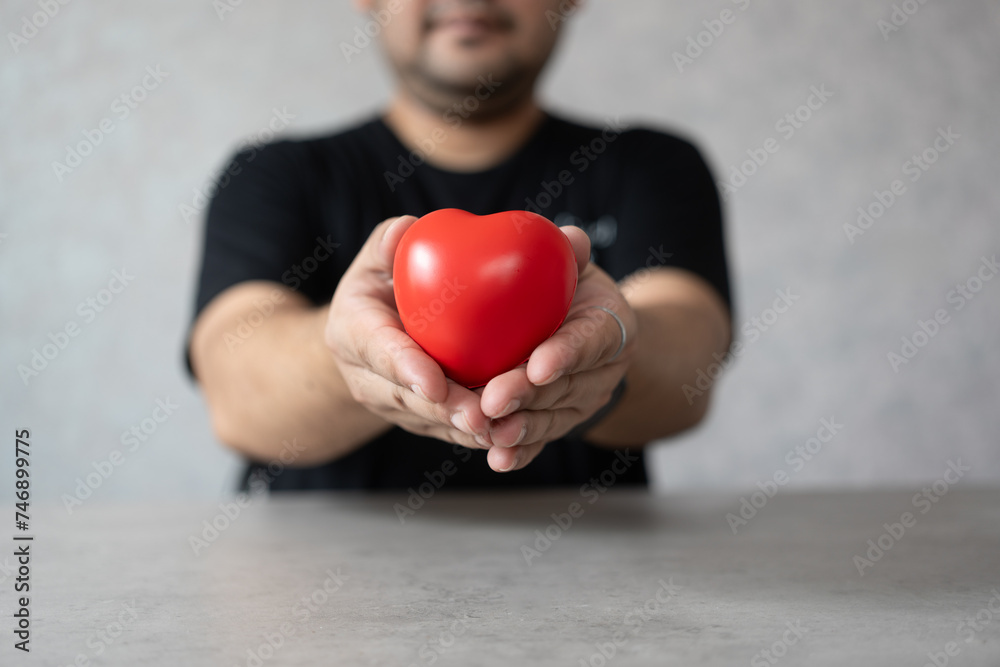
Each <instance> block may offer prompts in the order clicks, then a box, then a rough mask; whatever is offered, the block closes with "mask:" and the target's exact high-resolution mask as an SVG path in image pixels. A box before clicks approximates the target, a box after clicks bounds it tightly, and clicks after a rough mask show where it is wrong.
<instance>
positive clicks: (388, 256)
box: [369, 215, 417, 274]
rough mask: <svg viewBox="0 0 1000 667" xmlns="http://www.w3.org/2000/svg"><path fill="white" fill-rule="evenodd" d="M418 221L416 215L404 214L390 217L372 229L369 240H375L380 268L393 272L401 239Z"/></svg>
mask: <svg viewBox="0 0 1000 667" xmlns="http://www.w3.org/2000/svg"><path fill="white" fill-rule="evenodd" d="M416 221H417V218H416V216H412V215H402V216H399V217H398V218H389V219H387V220H385V221H383V222H380V223H379V224H378V225H377V226H376V227H375V229H373V230H372V233H371V236H370V237H369V241H370V242H372V241H373V242H374V244H373V250H374V255H375V262H376V263H377V265H378V268H379V269H381V270H384V271H387V272H389V273H390V274H391V273H392V265H393V261H394V259H395V256H396V248H397V247H398V246H399V241H400V240H401V239H402V238H403V234H405V233H406V230H407V229H409V228H410V227H411V226H412V225H413V223H414V222H416Z"/></svg>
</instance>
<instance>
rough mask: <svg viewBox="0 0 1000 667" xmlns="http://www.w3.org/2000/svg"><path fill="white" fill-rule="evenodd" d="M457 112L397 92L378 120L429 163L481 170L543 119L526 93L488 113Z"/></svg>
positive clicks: (509, 150) (518, 143)
mask: <svg viewBox="0 0 1000 667" xmlns="http://www.w3.org/2000/svg"><path fill="white" fill-rule="evenodd" d="M457 109H459V110H461V109H462V107H461V104H459V105H457ZM462 113H466V112H465V111H464V110H462V111H461V113H459V112H458V111H452V110H446V111H445V112H441V111H440V110H436V109H431V108H429V107H427V106H425V105H423V104H421V103H420V102H419V101H418V100H417V99H415V98H414V97H412V96H410V95H409V94H407V92H406V91H405V90H401V91H400V92H398V93H397V94H396V96H395V98H393V100H392V102H391V103H390V104H389V107H388V108H387V109H386V111H385V115H384V116H383V120H384V121H385V123H386V125H388V126H389V128H390V129H391V130H392V131H393V132H394V133H395V134H396V136H397V137H399V140H400V141H402V142H403V145H404V146H406V147H407V148H408V149H410V150H417V151H420V152H421V154H423V155H424V156H425V157H426V159H427V162H429V163H431V164H432V165H434V166H435V167H440V168H442V169H448V170H452V171H481V170H483V169H488V168H490V167H492V166H494V165H496V164H499V163H500V162H502V161H503V160H504V159H505V158H507V157H509V156H510V155H513V154H514V153H515V152H517V150H518V149H519V148H520V147H521V146H522V145H524V142H526V141H527V140H528V138H529V137H530V136H531V134H532V133H533V132H534V131H535V129H536V128H537V127H538V125H539V124H540V123H541V122H542V120H544V117H545V112H544V111H542V109H541V108H540V107H539V106H538V104H537V103H536V102H535V100H534V98H533V97H530V96H529V97H526V98H525V99H523V100H522V101H520V102H518V103H517V104H514V105H512V106H511V107H510V108H508V109H505V110H504V111H503V112H502V113H497V114H494V115H491V116H489V117H485V118H484V117H477V116H476V115H475V114H469V116H468V118H463V117H462V115H461V114H462ZM432 146H433V148H432Z"/></svg>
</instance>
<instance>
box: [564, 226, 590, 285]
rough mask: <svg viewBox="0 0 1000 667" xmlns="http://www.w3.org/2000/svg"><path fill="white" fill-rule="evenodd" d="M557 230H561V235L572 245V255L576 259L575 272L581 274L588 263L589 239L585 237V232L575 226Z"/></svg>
mask: <svg viewBox="0 0 1000 667" xmlns="http://www.w3.org/2000/svg"><path fill="white" fill-rule="evenodd" d="M559 229H560V230H562V233H563V234H565V235H566V237H567V238H568V239H569V242H570V243H571V244H572V245H573V255H574V256H575V257H576V268H577V271H578V272H579V273H583V270H584V269H585V268H587V263H588V262H590V237H589V236H587V232H585V231H583V230H582V229H580V228H579V227H577V226H575V225H566V226H565V227H560V228H559Z"/></svg>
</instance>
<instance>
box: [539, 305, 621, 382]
mask: <svg viewBox="0 0 1000 667" xmlns="http://www.w3.org/2000/svg"><path fill="white" fill-rule="evenodd" d="M621 338H622V333H621V327H619V326H618V322H617V321H616V320H615V318H614V317H612V316H611V315H609V314H608V313H606V312H604V311H603V310H600V309H599V308H591V307H586V308H582V309H580V310H579V311H578V312H577V313H576V314H575V315H573V316H572V317H571V318H570V319H568V320H567V321H566V322H564V323H563V325H562V326H561V327H559V329H558V330H557V331H556V332H555V333H554V334H552V336H551V337H549V338H548V339H547V340H545V341H544V342H543V343H542V344H541V345H539V346H538V347H536V348H535V350H534V351H533V352H532V353H531V357H530V358H529V359H528V366H527V374H528V379H529V380H531V382H532V383H533V384H536V385H544V384H549V383H551V382H554V381H555V380H556V379H558V378H560V377H562V376H564V375H570V374H572V373H577V372H580V371H582V370H587V369H591V368H596V367H598V366H601V365H603V364H605V363H607V362H608V361H609V360H610V359H611V357H613V356H614V355H615V354H616V353H617V351H618V348H619V346H620V345H621V343H622V340H621Z"/></svg>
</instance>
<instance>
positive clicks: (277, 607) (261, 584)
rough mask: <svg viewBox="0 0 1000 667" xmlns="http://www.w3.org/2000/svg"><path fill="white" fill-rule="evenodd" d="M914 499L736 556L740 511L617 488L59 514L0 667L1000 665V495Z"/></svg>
mask: <svg viewBox="0 0 1000 667" xmlns="http://www.w3.org/2000/svg"><path fill="white" fill-rule="evenodd" d="M915 491H919V489H916V490H910V491H905V492H904V491H886V492H879V493H872V492H867V493H813V494H795V493H791V492H789V491H787V490H781V491H780V492H779V493H778V494H777V495H776V496H775V497H773V498H771V499H769V500H768V501H767V503H766V504H765V505H764V506H763V507H762V508H761V509H759V510H758V511H757V514H756V516H753V517H752V518H751V519H750V520H749V521H748V522H747V524H746V525H742V526H738V532H737V534H735V535H734V533H733V530H732V529H731V528H730V525H729V522H728V521H727V518H726V515H727V514H729V513H732V514H734V515H736V514H738V512H739V507H740V497H739V496H735V497H733V496H721V495H668V496H656V495H651V494H648V493H645V492H637V491H626V490H616V489H611V490H610V491H608V492H607V493H605V494H601V495H599V494H597V493H587V494H581V493H580V492H579V491H578V490H575V489H574V490H561V491H545V492H518V493H455V492H451V493H445V492H439V493H437V494H435V495H433V496H431V497H430V498H429V499H428V500H427V501H426V502H425V503H424V505H423V507H421V508H420V509H418V510H416V511H415V513H414V514H412V515H406V516H405V517H404V519H405V520H404V521H401V520H400V518H399V515H398V513H397V511H396V510H395V509H394V505H395V503H397V502H406V495H405V494H375V495H365V494H356V493H341V494H321V495H292V496H278V497H270V498H268V497H266V496H254V497H251V498H250V499H249V505H248V506H247V507H245V508H241V509H240V512H239V515H238V516H236V515H235V512H234V510H233V507H230V508H229V514H230V515H233V517H234V518H232V519H228V518H226V519H221V518H218V517H219V516H224V514H223V512H222V510H220V508H219V507H218V505H214V506H213V505H210V504H206V505H143V506H113V505H100V504H98V503H96V502H95V503H93V504H91V505H85V506H84V507H82V508H78V509H76V510H75V511H74V512H73V514H72V515H69V514H67V512H66V511H65V510H64V509H63V508H61V507H60V508H58V509H56V508H53V509H51V510H49V511H46V512H42V511H38V512H36V513H35V514H36V516H34V517H33V521H34V526H35V527H36V528H37V529H36V530H35V531H34V533H35V535H36V539H35V542H34V543H33V546H32V554H33V561H32V572H31V577H32V598H31V611H32V615H33V624H32V640H31V647H32V651H31V653H30V655H25V654H23V653H21V652H19V651H15V650H14V649H13V647H12V644H13V641H14V640H13V639H12V634H11V630H12V629H13V623H12V620H13V619H12V618H11V613H12V604H13V602H12V597H13V595H12V590H11V589H12V585H11V583H12V581H11V579H10V577H9V576H7V575H2V574H0V576H4V578H5V579H6V581H4V583H3V588H2V591H3V592H2V594H0V604H2V617H3V618H4V619H6V620H4V621H3V626H4V627H2V628H0V630H2V633H0V636H2V637H4V640H3V643H4V646H3V647H2V648H0V656H2V658H0V664H3V665H18V664H38V665H59V666H67V665H72V664H78V665H147V664H153V665H226V666H231V665H241V666H242V665H250V666H253V665H256V666H257V667H262V666H263V665H267V666H270V665H327V664H331V665H347V666H350V665H402V666H404V667H405V666H409V665H418V666H426V665H432V664H434V665H463V666H465V665H521V664H532V665H571V666H578V665H593V666H594V667H600V666H601V665H605V664H607V665H673V664H676V665H748V664H749V665H751V666H752V667H754V666H756V665H772V664H781V665H838V666H844V665H882V666H886V665H913V666H914V667H922V666H923V665H925V664H933V663H931V657H929V655H928V654H929V653H930V654H931V655H933V656H934V657H935V659H936V660H937V661H938V664H944V663H943V662H942V661H947V664H951V665H960V666H963V667H973V666H989V667H997V666H998V665H1000V593H998V591H1000V490H988V489H968V488H967V489H952V490H949V492H948V493H947V494H946V495H944V496H943V497H942V498H940V500H939V501H938V502H936V503H934V504H933V505H931V506H930V507H929V509H927V511H926V513H921V510H922V509H924V508H925V507H926V506H925V505H924V504H923V503H920V504H917V505H915V504H914V501H913V495H914V492H915ZM745 497H748V496H745ZM762 497H763V496H758V497H756V498H755V500H756V501H757V502H758V504H759V503H760V501H761V499H762ZM591 501H593V502H591ZM573 503H578V507H574V506H573ZM927 505H930V503H927ZM577 509H579V511H576V510H577ZM570 510H574V511H575V513H576V514H578V516H576V517H575V518H572V517H570V518H572V524H571V525H566V524H567V521H566V517H563V518H562V519H561V522H562V523H563V524H564V525H565V526H566V527H565V529H564V528H560V527H559V526H558V525H557V524H556V522H555V520H554V519H553V517H552V514H553V513H555V514H556V515H559V514H569V512H570ZM745 512H746V513H747V514H749V511H748V510H745ZM904 512H910V513H911V514H912V516H913V519H914V521H915V523H914V522H909V523H910V525H909V527H906V526H902V527H903V528H904V532H903V534H902V535H899V527H893V526H892V525H891V524H893V523H899V522H900V520H901V516H902V515H903V513H904ZM213 520H214V521H215V523H216V524H217V525H218V526H220V527H222V528H223V530H221V532H219V533H218V534H217V535H213V533H212V532H211V531H208V532H204V531H205V523H204V522H205V521H208V522H210V523H211V522H212V521H213ZM227 523H228V526H227V525H226V524H227ZM884 524H889V525H890V527H891V528H893V532H895V533H897V535H898V539H897V538H896V537H893V536H891V535H890V536H888V537H885V536H883V533H884V532H886V530H887V529H886V528H885V527H884ZM546 530H547V531H548V533H549V535H550V537H554V538H555V539H550V540H549V543H548V544H546V542H545V541H544V540H542V539H541V538H539V534H540V533H541V534H544V533H545V532H546ZM536 531H540V533H539V532H536ZM203 532H204V534H203ZM192 536H194V537H197V538H198V539H202V540H204V544H200V545H198V544H193V543H192V540H191V538H192ZM880 536H882V537H881V542H882V544H883V546H889V549H888V550H886V551H884V554H883V555H882V556H881V557H880V558H879V559H878V560H877V561H874V560H873V561H872V562H871V565H870V566H866V565H865V564H864V563H859V562H855V558H854V557H855V556H861V557H865V558H867V556H866V552H868V551H869V549H870V545H869V544H868V540H872V541H873V543H875V544H877V543H878V541H879V539H880ZM4 539H7V540H9V536H8V537H6V538H4ZM536 542H537V543H536ZM196 547H197V551H198V553H197V554H195V550H196ZM525 547H528V548H530V549H535V550H536V553H532V552H530V551H526V550H525ZM6 551H7V550H6V549H4V552H6ZM872 555H873V556H876V555H877V554H876V553H875V552H873V553H872ZM529 560H530V563H529V562H528V561H529ZM0 562H3V561H2V557H0ZM9 562H10V561H8V563H9ZM859 564H860V565H861V566H862V567H863V570H864V574H863V576H862V575H861V574H860V573H859V569H858V566H859ZM991 606H992V608H993V609H994V610H996V613H994V612H993V611H991V610H990V607H991ZM977 615H978V621H977V620H976V619H977ZM969 618H971V620H972V625H970V624H969V623H968V622H967V621H966V619H969ZM950 642H952V643H951V644H950ZM949 650H950V651H951V653H952V655H948V653H947V652H948V651H949ZM764 651H768V653H766V654H765V653H764ZM602 652H603V653H602ZM605 654H606V655H607V656H610V657H605Z"/></svg>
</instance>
